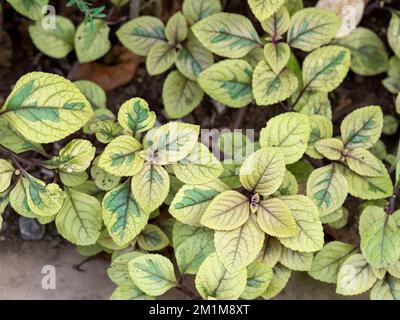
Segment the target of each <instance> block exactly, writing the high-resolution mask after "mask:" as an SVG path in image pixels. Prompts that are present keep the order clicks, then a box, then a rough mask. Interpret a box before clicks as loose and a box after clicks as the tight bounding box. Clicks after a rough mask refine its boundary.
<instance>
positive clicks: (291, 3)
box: [284, 0, 304, 16]
mask: <svg viewBox="0 0 400 320" xmlns="http://www.w3.org/2000/svg"><path fill="white" fill-rule="evenodd" d="M284 6H285V7H286V9H287V10H288V11H289V14H290V15H291V16H293V15H294V14H295V13H296V12H297V11H300V10H301V9H303V8H304V4H303V0H285V3H284Z"/></svg>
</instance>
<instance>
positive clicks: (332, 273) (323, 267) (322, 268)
mask: <svg viewBox="0 0 400 320" xmlns="http://www.w3.org/2000/svg"><path fill="white" fill-rule="evenodd" d="M357 250H358V248H356V247H355V246H354V245H352V244H348V243H344V242H341V241H332V242H329V243H327V244H326V245H325V246H324V247H323V248H322V249H321V251H319V252H318V253H317V254H316V255H315V257H314V260H313V262H312V265H311V268H310V270H309V271H308V274H309V275H310V276H311V277H313V278H314V279H316V280H319V281H323V282H327V283H336V281H337V276H338V273H339V269H340V266H341V265H342V263H343V262H344V261H345V260H346V259H347V258H348V257H349V256H350V255H352V254H353V253H356V251H357Z"/></svg>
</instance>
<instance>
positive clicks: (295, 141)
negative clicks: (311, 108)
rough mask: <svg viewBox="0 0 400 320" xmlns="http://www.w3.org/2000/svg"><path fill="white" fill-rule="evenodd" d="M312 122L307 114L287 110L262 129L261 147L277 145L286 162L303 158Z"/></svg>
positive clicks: (289, 162)
mask: <svg viewBox="0 0 400 320" xmlns="http://www.w3.org/2000/svg"><path fill="white" fill-rule="evenodd" d="M309 137H310V124H309V120H308V117H307V116H306V115H302V114H298V113H294V112H287V113H284V114H281V115H279V116H276V117H274V118H272V119H271V120H269V121H268V123H267V126H266V127H265V128H263V129H262V130H261V133H260V144H261V147H263V148H265V147H277V148H279V150H280V151H281V152H282V153H283V156H284V158H285V163H286V164H291V163H294V162H296V161H298V160H300V159H301V157H302V156H303V154H304V152H305V151H306V150H307V143H308V139H309Z"/></svg>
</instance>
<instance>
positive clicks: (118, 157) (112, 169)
mask: <svg viewBox="0 0 400 320" xmlns="http://www.w3.org/2000/svg"><path fill="white" fill-rule="evenodd" d="M141 148H142V145H141V144H140V142H139V141H137V140H136V139H135V138H133V137H131V136H127V135H123V136H119V137H117V138H115V139H114V140H113V141H111V142H110V144H108V145H107V147H106V148H105V149H104V151H103V153H102V154H101V155H100V158H99V163H98V165H99V167H100V168H102V169H104V170H106V171H107V172H108V173H111V174H113V175H115V176H120V177H123V176H133V175H134V174H136V173H138V172H139V171H140V170H141V169H142V168H143V162H144V161H143V159H142V158H141V157H139V155H138V153H137V151H139V150H140V149H141Z"/></svg>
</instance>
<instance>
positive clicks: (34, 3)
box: [7, 0, 49, 20]
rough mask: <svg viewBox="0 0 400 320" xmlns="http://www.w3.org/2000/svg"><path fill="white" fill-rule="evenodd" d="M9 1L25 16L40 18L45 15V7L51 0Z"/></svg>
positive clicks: (32, 18) (8, 0)
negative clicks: (43, 11)
mask: <svg viewBox="0 0 400 320" xmlns="http://www.w3.org/2000/svg"><path fill="white" fill-rule="evenodd" d="M7 2H8V3H9V4H11V6H12V7H13V8H14V9H15V10H16V11H18V12H19V13H20V14H22V15H24V16H25V17H28V18H29V19H31V20H39V19H41V18H42V17H43V14H44V13H42V10H43V7H45V6H47V4H48V3H49V0H24V1H21V0H7Z"/></svg>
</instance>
